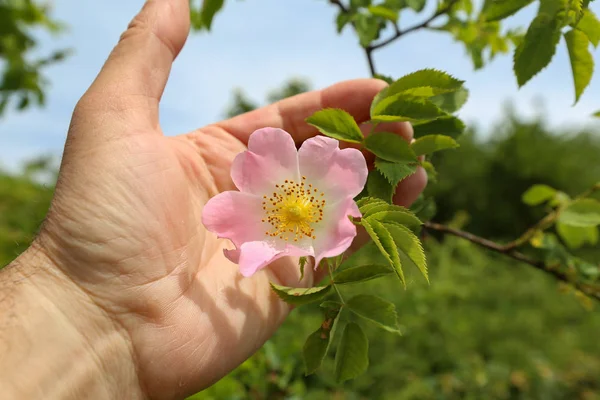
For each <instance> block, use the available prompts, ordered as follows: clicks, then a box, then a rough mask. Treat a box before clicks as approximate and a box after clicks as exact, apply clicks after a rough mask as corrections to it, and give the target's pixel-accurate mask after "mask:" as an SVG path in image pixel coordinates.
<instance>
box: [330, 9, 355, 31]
mask: <svg viewBox="0 0 600 400" xmlns="http://www.w3.org/2000/svg"><path fill="white" fill-rule="evenodd" d="M353 16H354V14H351V13H347V12H343V11H341V12H340V13H339V14H338V15H337V17H336V19H335V25H336V29H337V33H342V30H343V29H344V27H345V26H346V25H347V24H348V23H349V22H350V21H352V17H353Z"/></svg>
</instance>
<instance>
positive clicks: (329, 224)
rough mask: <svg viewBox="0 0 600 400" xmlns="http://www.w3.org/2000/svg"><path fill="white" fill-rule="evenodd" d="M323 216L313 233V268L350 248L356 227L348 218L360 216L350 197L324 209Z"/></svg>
mask: <svg viewBox="0 0 600 400" xmlns="http://www.w3.org/2000/svg"><path fill="white" fill-rule="evenodd" d="M323 214H324V217H323V221H321V223H320V224H319V227H318V228H317V230H316V231H315V236H316V237H317V239H316V240H314V241H313V245H314V249H315V250H314V251H315V266H318V265H319V263H320V262H321V260H322V259H323V258H326V257H335V256H337V255H339V254H341V253H343V252H344V251H346V250H347V249H348V247H350V245H351V244H352V240H353V239H354V237H355V236H356V226H355V225H354V224H353V223H352V221H350V218H348V216H349V215H351V216H353V217H356V218H358V217H360V216H361V214H360V211H359V210H358V206H357V205H356V203H355V202H354V200H353V199H352V198H351V197H348V198H347V199H346V200H344V201H341V202H339V203H337V204H334V205H331V206H328V207H326V208H325V212H324V213H323Z"/></svg>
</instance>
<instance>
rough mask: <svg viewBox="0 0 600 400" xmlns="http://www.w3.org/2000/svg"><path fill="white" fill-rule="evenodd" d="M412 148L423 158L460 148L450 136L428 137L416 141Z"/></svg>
mask: <svg viewBox="0 0 600 400" xmlns="http://www.w3.org/2000/svg"><path fill="white" fill-rule="evenodd" d="M410 147H411V148H412V149H413V151H414V152H415V154H416V155H417V156H421V155H423V154H431V153H433V152H436V151H440V150H444V149H454V148H456V147H458V143H456V141H455V140H454V139H452V138H451V137H449V136H444V135H427V136H423V137H420V138H418V139H417V140H415V141H414V142H413V143H412V144H411V145H410Z"/></svg>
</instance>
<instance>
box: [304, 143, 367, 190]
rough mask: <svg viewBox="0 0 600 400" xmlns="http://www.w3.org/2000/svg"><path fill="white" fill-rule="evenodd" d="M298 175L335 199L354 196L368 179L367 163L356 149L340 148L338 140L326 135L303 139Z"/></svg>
mask: <svg viewBox="0 0 600 400" xmlns="http://www.w3.org/2000/svg"><path fill="white" fill-rule="evenodd" d="M298 162H299V164H300V174H301V175H302V176H306V178H307V180H308V181H309V182H311V183H312V184H316V185H317V187H318V188H319V189H320V190H322V191H324V192H326V194H327V198H328V199H329V200H331V201H333V202H337V201H339V200H341V199H343V198H347V197H355V196H356V195H358V194H359V193H360V192H361V191H362V190H363V187H364V186H365V183H366V181H367V173H368V171H367V162H366V161H365V157H364V156H363V154H362V153H361V152H360V151H358V150H356V149H343V150H341V149H340V148H339V142H338V141H337V140H335V139H331V138H328V137H325V136H316V137H314V138H311V139H308V140H306V141H305V142H304V143H303V144H302V146H301V147H300V150H299V151H298Z"/></svg>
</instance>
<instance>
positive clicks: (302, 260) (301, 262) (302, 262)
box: [298, 257, 308, 280]
mask: <svg viewBox="0 0 600 400" xmlns="http://www.w3.org/2000/svg"><path fill="white" fill-rule="evenodd" d="M307 262H308V258H307V257H300V260H298V265H299V266H300V280H302V279H304V267H305V266H306V263H307Z"/></svg>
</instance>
